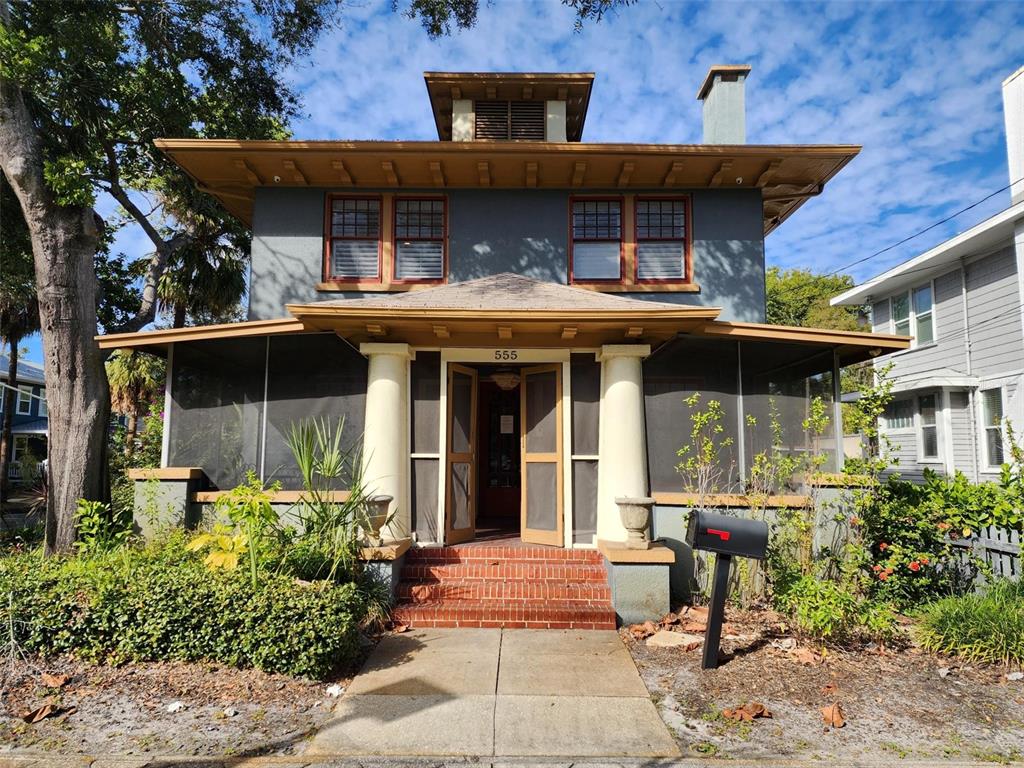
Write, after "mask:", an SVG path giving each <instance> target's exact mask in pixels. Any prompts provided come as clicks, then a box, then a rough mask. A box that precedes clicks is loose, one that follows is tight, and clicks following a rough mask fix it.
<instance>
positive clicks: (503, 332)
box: [498, 325, 512, 341]
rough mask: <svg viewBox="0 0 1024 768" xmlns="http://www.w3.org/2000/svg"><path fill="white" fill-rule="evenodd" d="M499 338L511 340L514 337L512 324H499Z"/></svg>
mask: <svg viewBox="0 0 1024 768" xmlns="http://www.w3.org/2000/svg"><path fill="white" fill-rule="evenodd" d="M498 338H499V339H501V340H502V341H510V340H511V339H512V326H511V325H499V326H498Z"/></svg>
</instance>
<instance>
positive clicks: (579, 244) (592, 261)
mask: <svg viewBox="0 0 1024 768" xmlns="http://www.w3.org/2000/svg"><path fill="white" fill-rule="evenodd" d="M570 228H571V230H572V252H571V255H570V263H569V271H570V274H571V279H572V281H573V282H577V283H578V282H589V281H592V280H614V281H619V280H621V279H622V200H620V199H586V198H576V199H574V200H573V201H572V217H571V222H570Z"/></svg>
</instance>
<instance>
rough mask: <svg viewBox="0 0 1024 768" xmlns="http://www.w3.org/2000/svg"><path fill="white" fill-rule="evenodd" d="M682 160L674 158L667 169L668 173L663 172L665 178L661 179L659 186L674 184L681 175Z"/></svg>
mask: <svg viewBox="0 0 1024 768" xmlns="http://www.w3.org/2000/svg"><path fill="white" fill-rule="evenodd" d="M683 165H684V163H683V161H682V160H676V161H675V162H674V163H672V165H671V166H670V167H669V169H668V173H666V174H665V178H663V179H662V180H661V186H663V187H672V186H675V183H676V179H678V178H680V177H681V176H682V175H683Z"/></svg>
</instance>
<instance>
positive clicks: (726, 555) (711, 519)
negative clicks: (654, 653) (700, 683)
mask: <svg viewBox="0 0 1024 768" xmlns="http://www.w3.org/2000/svg"><path fill="white" fill-rule="evenodd" d="M686 543H687V544H689V545H690V546H691V547H693V548H694V549H700V550H704V551H705V552H714V553H715V573H714V576H713V577H712V580H711V606H710V608H709V610H708V623H707V629H706V631H705V633H704V657H703V659H702V660H701V668H702V669H715V668H717V667H718V651H719V648H720V647H721V644H722V622H723V620H724V618H725V598H726V597H727V596H728V593H729V568H730V567H731V566H732V559H733V557H749V558H751V559H754V560H763V559H764V557H765V554H766V552H767V551H768V524H767V523H765V522H764V521H762V520H748V519H746V518H742V517H731V516H729V515H718V514H715V513H713V512H702V511H700V510H697V509H695V510H693V511H692V512H691V513H690V520H689V522H688V524H687V527H686Z"/></svg>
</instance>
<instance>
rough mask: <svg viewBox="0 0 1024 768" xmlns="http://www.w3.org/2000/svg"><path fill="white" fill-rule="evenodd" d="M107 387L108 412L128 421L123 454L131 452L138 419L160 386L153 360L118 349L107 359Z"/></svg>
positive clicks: (144, 354) (151, 357) (158, 372)
mask: <svg viewBox="0 0 1024 768" xmlns="http://www.w3.org/2000/svg"><path fill="white" fill-rule="evenodd" d="M107 383H108V384H109V386H110V408H111V410H113V411H114V412H115V413H118V414H121V415H122V416H125V417H126V418H127V419H128V425H127V427H126V430H125V439H124V453H125V456H129V457H130V456H131V455H132V452H133V451H134V450H135V435H136V433H137V432H138V427H139V417H140V416H141V415H142V414H143V412H144V411H145V409H146V404H147V403H149V402H150V401H151V400H152V399H153V397H155V396H156V393H157V391H158V390H159V389H160V385H161V383H162V376H161V370H160V365H159V364H158V362H157V360H156V358H154V357H153V356H152V355H148V354H146V353H144V352H139V351H138V350H134V349H119V350H117V351H116V352H114V353H113V354H112V355H111V356H110V357H109V358H108V359H107Z"/></svg>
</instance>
